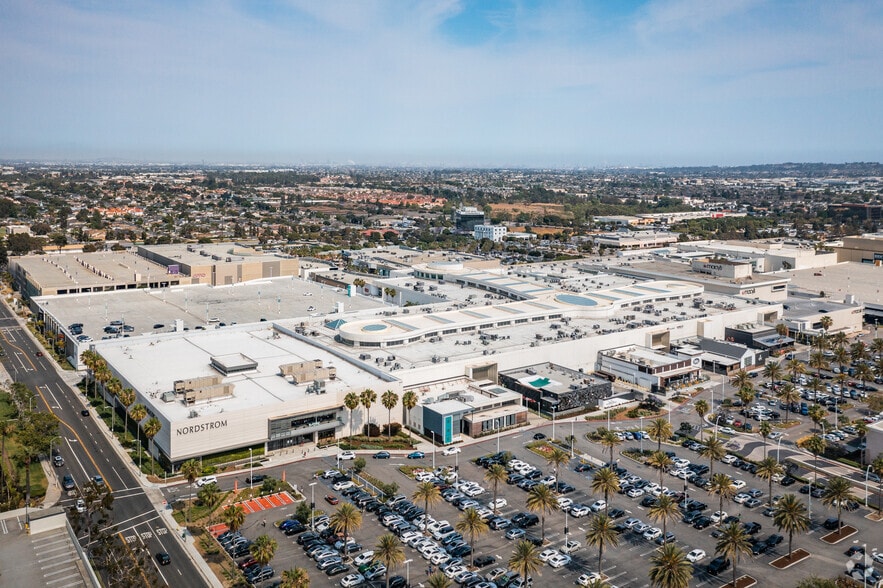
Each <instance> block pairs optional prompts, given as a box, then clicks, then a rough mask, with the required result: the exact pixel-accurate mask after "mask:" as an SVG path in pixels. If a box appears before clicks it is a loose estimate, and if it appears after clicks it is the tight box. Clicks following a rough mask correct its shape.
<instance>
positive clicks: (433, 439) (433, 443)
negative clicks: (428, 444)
mask: <svg viewBox="0 0 883 588" xmlns="http://www.w3.org/2000/svg"><path fill="white" fill-rule="evenodd" d="M432 469H433V470H434V469H435V431H432Z"/></svg>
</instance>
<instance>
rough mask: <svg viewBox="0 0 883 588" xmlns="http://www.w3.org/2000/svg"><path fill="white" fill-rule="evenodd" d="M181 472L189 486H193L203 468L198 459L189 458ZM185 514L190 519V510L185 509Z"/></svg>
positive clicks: (191, 495) (191, 496)
mask: <svg viewBox="0 0 883 588" xmlns="http://www.w3.org/2000/svg"><path fill="white" fill-rule="evenodd" d="M180 472H181V475H182V476H184V477H185V478H187V486H188V487H189V488H193V482H195V481H196V478H198V477H199V475H200V474H201V473H202V472H201V469H200V467H199V462H198V461H196V460H195V459H189V460H187V461H185V462H184V463H182V464H181V469H180ZM211 485H212V486H214V484H211ZM190 500H191V501H192V500H193V494H192V493H191V494H190ZM184 514H185V518H187V520H189V516H190V510H189V509H185V510H184Z"/></svg>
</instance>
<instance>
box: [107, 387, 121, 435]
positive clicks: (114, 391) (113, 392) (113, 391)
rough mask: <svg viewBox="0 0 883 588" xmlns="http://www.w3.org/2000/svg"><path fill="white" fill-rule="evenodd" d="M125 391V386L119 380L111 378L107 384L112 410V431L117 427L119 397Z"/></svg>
mask: <svg viewBox="0 0 883 588" xmlns="http://www.w3.org/2000/svg"><path fill="white" fill-rule="evenodd" d="M122 391H123V385H122V384H121V383H120V381H119V380H118V379H117V378H111V379H110V381H109V382H107V393H108V394H110V402H111V410H110V430H111V431H113V430H114V428H115V426H116V414H117V397H118V396H119V394H120V392H122Z"/></svg>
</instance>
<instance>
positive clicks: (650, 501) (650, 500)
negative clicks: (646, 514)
mask: <svg viewBox="0 0 883 588" xmlns="http://www.w3.org/2000/svg"><path fill="white" fill-rule="evenodd" d="M654 504H656V497H655V496H653V495H652V494H648V495H647V496H645V497H644V498H642V499H641V506H643V507H644V508H649V507H651V506H653V505H654Z"/></svg>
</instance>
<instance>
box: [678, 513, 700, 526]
mask: <svg viewBox="0 0 883 588" xmlns="http://www.w3.org/2000/svg"><path fill="white" fill-rule="evenodd" d="M701 516H702V513H701V512H700V511H698V510H688V511H687V512H685V513H684V516H683V518H682V519H681V520H682V521H684V522H685V523H687V524H688V525H692V524H693V523H695V522H696V519H698V518H700V517H701Z"/></svg>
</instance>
